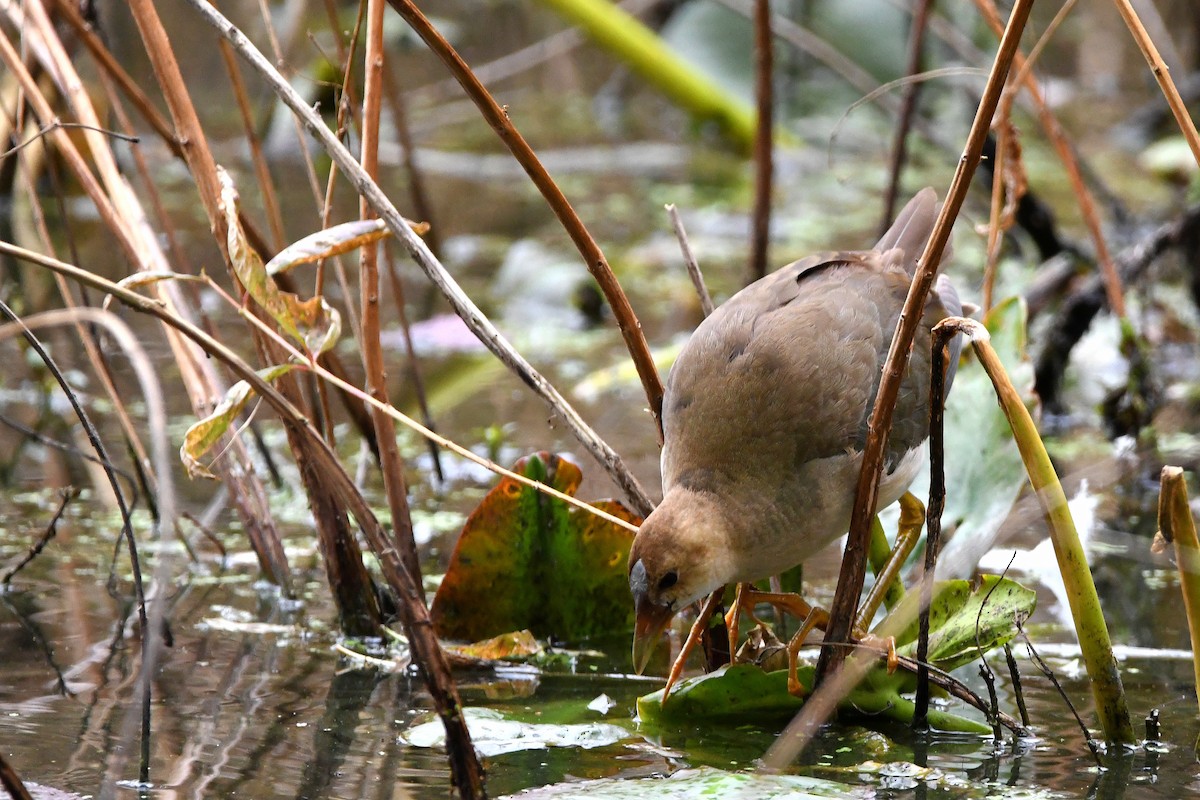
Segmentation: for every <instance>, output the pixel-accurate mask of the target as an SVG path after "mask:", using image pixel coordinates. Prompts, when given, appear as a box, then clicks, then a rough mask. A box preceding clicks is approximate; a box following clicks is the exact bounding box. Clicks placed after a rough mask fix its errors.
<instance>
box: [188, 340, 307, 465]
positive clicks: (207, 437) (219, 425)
mask: <svg viewBox="0 0 1200 800" xmlns="http://www.w3.org/2000/svg"><path fill="white" fill-rule="evenodd" d="M293 369H295V366H294V365H292V364H279V365H277V366H274V367H267V368H265V369H260V370H258V375H259V376H260V377H262V379H263V380H265V381H273V380H275V379H276V378H278V377H279V376H280V375H283V374H285V373H287V372H290V371H291V370H293ZM252 397H254V390H253V389H251V388H250V384H248V383H246V382H245V381H238V382H237V383H235V384H234V385H233V386H230V387H229V390H228V391H226V392H225V397H224V398H223V399H222V400H221V402H220V403H218V404H217V407H216V408H214V409H213V410H212V413H211V414H209V415H208V416H207V417H205V418H204V419H202V420H200V421H199V422H196V423H194V424H193V425H192V426H191V427H189V428H188V429H187V433H185V434H184V435H183V445H182V446H181V447H180V448H179V459H180V461H182V462H183V466H184V468H186V469H187V473H188V476H189V477H192V478H212V477H214V475H213V474H212V473H211V472H210V471H209V470H208V467H206V466H204V465H203V464H201V463H200V459H201V458H203V457H204V454H205V453H207V452H208V451H209V450H211V449H212V447H213V445H215V444H216V443H217V442H219V441H220V440H221V437H222V436H224V435H225V433H226V431H228V430H229V426H230V425H232V424H233V423H234V420H236V419H237V417H238V415H239V414H241V413H242V409H243V408H245V407H246V403H248V402H249V401H250V398H252Z"/></svg>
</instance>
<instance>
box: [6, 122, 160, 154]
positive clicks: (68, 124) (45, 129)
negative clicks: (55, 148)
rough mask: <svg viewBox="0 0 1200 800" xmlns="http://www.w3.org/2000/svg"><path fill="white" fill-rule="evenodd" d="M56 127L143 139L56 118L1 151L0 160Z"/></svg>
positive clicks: (127, 139)
mask: <svg viewBox="0 0 1200 800" xmlns="http://www.w3.org/2000/svg"><path fill="white" fill-rule="evenodd" d="M56 128H66V129H68V130H70V129H79V130H87V131H95V132H97V133H102V134H104V135H105V136H111V137H112V138H113V139H119V140H120V141H122V142H129V143H131V144H137V143H138V142H140V141H141V139H139V138H138V137H136V136H129V135H127V134H124V133H118V132H117V131H111V130H108V129H107V128H97V127H94V126H92V125H85V124H84V123H82V122H63V121H62V120H58V119H56V120H54V121H53V122H51V123H50V124H49V125H43V126H42V127H40V128H38V130H37V132H36V133H33V134H30V136H29V138H28V139H26V140H25V141H23V142H19V143H18V144H15V145H13V146H12V147H10V148H8V149H7V150H5V151H4V152H3V153H0V161H2V160H4V159H6V158H8V157H9V156H11V155H14V154H16V153H18V152H20V151H21V150H24V149H25V148H26V147H28V146H29V145H31V144H33V143H34V142H36V141H38V140H39V139H41V138H42V137H44V136H46V135H47V134H48V133H50V131H52V130H54V129H56Z"/></svg>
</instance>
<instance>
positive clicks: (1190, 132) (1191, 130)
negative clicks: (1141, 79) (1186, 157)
mask: <svg viewBox="0 0 1200 800" xmlns="http://www.w3.org/2000/svg"><path fill="white" fill-rule="evenodd" d="M1114 2H1116V4H1117V10H1118V11H1120V12H1121V18H1122V19H1124V20H1125V25H1126V26H1127V27H1128V28H1129V33H1130V34H1132V35H1133V40H1134V41H1135V42H1137V46H1138V49H1139V50H1141V51H1142V55H1143V56H1144V57H1145V59H1146V63H1147V64H1149V65H1150V71H1151V72H1152V73H1154V80H1156V81H1158V87H1159V88H1160V89H1162V93H1163V96H1165V97H1166V98H1167V105H1168V106H1170V107H1171V113H1172V114H1173V115H1174V116H1175V124H1176V125H1178V126H1179V131H1180V133H1182V134H1183V138H1184V139H1186V140H1187V143H1188V147H1189V148H1190V149H1191V151H1192V158H1194V159H1196V164H1197V165H1198V166H1200V134H1197V132H1196V123H1195V122H1194V121H1193V120H1192V117H1191V114H1189V113H1188V109H1187V104H1186V103H1184V102H1183V98H1182V97H1180V96H1179V89H1178V88H1176V86H1175V81H1173V80H1171V71H1170V69H1168V68H1167V64H1166V62H1165V61H1163V57H1162V55H1161V54H1160V53H1159V52H1158V48H1157V47H1155V45H1154V40H1153V39H1151V38H1150V34H1149V33H1147V32H1146V27H1145V26H1144V25H1142V21H1141V20H1140V19H1139V18H1138V15H1137V11H1135V10H1134V8H1133V4H1132V3H1130V2H1129V0H1114Z"/></svg>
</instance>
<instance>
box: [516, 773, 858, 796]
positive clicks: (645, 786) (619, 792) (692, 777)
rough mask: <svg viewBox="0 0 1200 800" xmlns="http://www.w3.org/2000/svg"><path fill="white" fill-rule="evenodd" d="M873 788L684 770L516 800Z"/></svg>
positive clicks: (839, 792)
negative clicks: (663, 775) (663, 776)
mask: <svg viewBox="0 0 1200 800" xmlns="http://www.w3.org/2000/svg"><path fill="white" fill-rule="evenodd" d="M874 794H875V793H874V791H873V790H872V789H869V788H867V787H861V786H849V785H847V784H844V783H836V782H834V781H829V780H824V779H822V778H810V777H807V776H804V775H768V774H766V773H762V772H726V771H725V770H720V769H715V768H713V767H700V768H698V769H683V770H679V771H678V772H674V773H672V774H671V775H669V776H667V777H665V778H600V779H598V780H591V781H570V782H567V783H558V784H554V785H552V786H541V787H538V788H536V789H526V790H525V791H523V792H521V793H520V794H517V795H512V797H514V798H521V800H542V798H558V797H587V798H589V800H644V798H645V797H646V796H647V795H653V796H654V798H655V800H693V798H697V797H718V798H719V797H727V798H736V797H753V798H755V799H756V800H785V798H786V800H809V799H810V798H824V797H844V798H856V797H858V798H867V797H874Z"/></svg>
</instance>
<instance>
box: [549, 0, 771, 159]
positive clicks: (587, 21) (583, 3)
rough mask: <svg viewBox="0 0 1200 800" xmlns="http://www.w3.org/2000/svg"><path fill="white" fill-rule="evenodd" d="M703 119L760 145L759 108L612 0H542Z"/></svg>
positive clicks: (743, 143) (742, 143)
mask: <svg viewBox="0 0 1200 800" xmlns="http://www.w3.org/2000/svg"><path fill="white" fill-rule="evenodd" d="M542 3H543V4H545V5H547V6H549V7H550V8H552V9H554V10H555V11H556V12H558V13H559V14H560V15H562V16H563V17H565V18H566V19H568V20H570V21H571V22H573V23H574V24H576V25H578V26H579V27H580V28H581V29H582V30H583V32H584V33H586V34H587V35H588V36H589V37H591V39H592V40H593V41H595V42H596V44H598V45H600V46H601V47H603V48H605V49H606V50H608V51H610V52H612V53H613V54H614V55H615V56H617V57H618V58H620V59H621V60H622V61H624V62H625V63H626V64H627V65H629V67H630V69H632V70H633V71H634V72H636V73H638V74H639V75H641V76H642V78H644V79H645V80H647V81H649V82H650V83H651V84H653V85H654V86H656V87H658V88H659V89H660V90H661V91H662V92H663V93H664V94H666V95H667V96H668V97H670V98H671V99H672V100H674V101H675V102H676V103H678V104H679V105H681V106H683V107H684V108H685V109H687V110H688V111H690V112H691V113H692V114H694V115H695V116H697V117H699V118H700V119H704V120H707V119H711V120H715V121H716V122H718V123H719V124H720V125H721V127H722V128H724V129H725V133H726V134H728V136H729V138H731V139H732V140H733V141H734V143H735V144H736V145H737V146H738V147H739V148H740V149H742V150H744V151H747V152H749V150H750V148H751V147H752V146H753V144H754V132H755V130H756V129H757V121H756V117H755V113H754V109H753V108H752V107H751V106H750V105H749V104H748V103H743V102H741V101H740V100H738V99H737V98H735V97H732V96H730V95H728V94H726V93H725V91H724V90H722V89H721V88H720V87H718V86H716V85H715V84H714V83H712V81H710V80H709V79H708V78H706V77H705V76H704V75H702V74H701V73H700V72H699V70H697V69H696V67H694V66H692V65H691V64H689V63H688V62H687V61H685V60H684V59H682V58H680V57H679V56H678V55H676V54H675V52H674V51H673V50H671V48H669V47H667V45H666V44H664V43H663V41H662V39H660V38H659V37H658V36H657V35H656V34H655V33H654V31H652V30H650V29H649V28H647V27H646V26H645V25H643V24H642V23H641V21H640V20H638V19H637V18H636V17H633V16H631V15H630V14H628V13H626V12H625V11H622V10H621V9H619V8H617V7H616V6H615V5H613V4H612V3H610V2H608V0H542Z"/></svg>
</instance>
